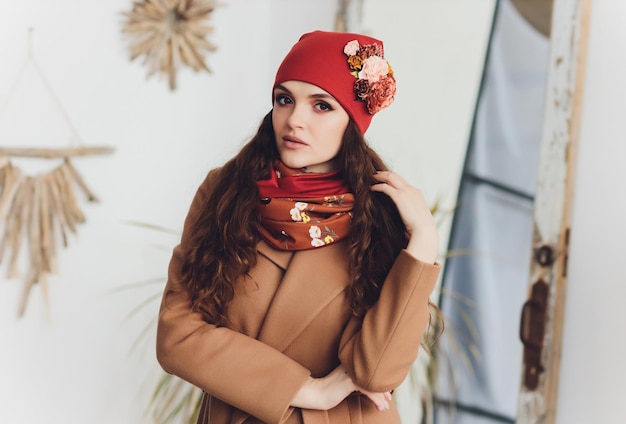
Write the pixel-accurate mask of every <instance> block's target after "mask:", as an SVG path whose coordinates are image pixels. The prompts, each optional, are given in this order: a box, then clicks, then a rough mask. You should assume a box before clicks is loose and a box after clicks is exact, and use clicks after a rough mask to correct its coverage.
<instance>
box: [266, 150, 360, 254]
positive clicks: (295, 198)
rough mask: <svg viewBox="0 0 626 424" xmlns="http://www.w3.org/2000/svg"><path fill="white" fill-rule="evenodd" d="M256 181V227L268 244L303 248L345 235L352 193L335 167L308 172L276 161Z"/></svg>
mask: <svg viewBox="0 0 626 424" xmlns="http://www.w3.org/2000/svg"><path fill="white" fill-rule="evenodd" d="M257 185H258V188H259V194H260V201H259V212H260V214H261V226H260V229H259V231H260V233H261V236H262V237H263V239H264V240H265V241H266V242H267V243H268V244H270V246H272V247H274V248H276V249H280V250H306V249H313V248H316V247H322V246H327V245H329V244H331V243H334V242H336V241H339V240H342V239H344V238H346V237H347V236H348V233H349V230H350V220H351V219H352V207H353V205H354V196H353V195H352V193H350V192H349V189H348V186H347V185H346V183H345V181H344V180H343V178H341V176H340V174H339V172H338V171H335V172H330V173H313V172H311V173H308V172H304V171H302V170H297V169H291V168H288V167H286V166H285V165H284V164H283V163H282V162H280V161H277V162H276V163H274V166H273V168H272V170H271V172H270V178H269V179H267V180H261V181H258V182H257Z"/></svg>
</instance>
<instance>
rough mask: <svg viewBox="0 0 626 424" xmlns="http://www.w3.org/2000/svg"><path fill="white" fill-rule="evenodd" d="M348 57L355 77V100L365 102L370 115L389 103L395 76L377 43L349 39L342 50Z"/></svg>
mask: <svg viewBox="0 0 626 424" xmlns="http://www.w3.org/2000/svg"><path fill="white" fill-rule="evenodd" d="M343 52H344V53H345V54H346V56H348V67H349V68H350V69H351V70H352V72H351V73H352V75H354V77H355V78H356V81H355V82H354V93H355V94H356V99H357V100H361V101H363V102H364V103H365V106H366V107H367V110H368V112H369V113H370V114H372V115H373V114H375V113H376V112H378V111H380V110H381V109H384V108H386V107H387V106H389V105H390V104H391V103H393V100H394V98H395V97H394V96H395V94H396V79H395V78H394V76H393V69H392V68H391V65H389V62H387V61H386V60H385V58H384V54H383V48H382V46H381V45H379V44H377V43H373V44H366V45H360V44H359V42H358V40H352V41H350V42H349V43H348V44H346V46H345V47H344V49H343Z"/></svg>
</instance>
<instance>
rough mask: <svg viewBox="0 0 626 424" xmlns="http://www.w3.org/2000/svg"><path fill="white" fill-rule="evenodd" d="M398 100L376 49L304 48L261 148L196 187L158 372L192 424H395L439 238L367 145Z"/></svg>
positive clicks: (279, 78)
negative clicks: (188, 395) (176, 380)
mask: <svg viewBox="0 0 626 424" xmlns="http://www.w3.org/2000/svg"><path fill="white" fill-rule="evenodd" d="M394 94H395V79H394V76H393V71H392V70H391V67H390V66H389V65H388V63H387V61H386V60H385V59H384V53H383V43H382V42H381V41H379V40H376V39H373V38H370V37H366V36H363V35H359V34H349V33H334V32H322V31H315V32H312V33H308V34H305V35H303V36H302V37H301V38H300V40H299V41H298V42H297V43H296V44H295V45H294V46H293V47H292V49H291V50H290V52H289V53H288V54H287V56H286V57H285V59H284V60H283V62H282V63H281V65H280V67H279V69H278V71H277V74H276V79H275V83H274V87H273V108H272V111H271V112H270V113H269V114H268V115H267V116H266V117H265V118H264V120H263V122H262V123H261V126H260V128H259V130H258V132H257V134H256V135H255V136H254V137H253V138H252V140H251V141H250V142H248V144H246V145H245V146H244V147H243V148H242V150H241V151H240V152H239V154H237V155H236V156H235V157H234V158H233V159H231V160H230V161H229V162H227V163H226V164H225V165H224V166H223V167H221V168H219V169H215V170H212V171H211V172H209V173H208V176H207V178H206V180H205V181H204V182H203V183H202V185H201V186H200V188H199V189H198V192H197V194H196V196H195V198H194V200H193V203H192V205H191V208H190V211H189V214H188V216H187V219H186V221H185V227H184V231H183V235H182V239H181V242H180V244H179V245H178V246H176V247H175V249H174V252H173V256H172V259H171V262H170V267H169V274H168V282H167V286H166V288H165V291H164V295H163V301H162V305H161V311H160V316H159V325H158V334H157V357H158V360H159V362H160V364H161V366H162V367H163V368H164V369H165V370H166V371H168V372H170V373H172V374H175V375H178V376H179V377H181V378H183V379H185V380H187V381H189V382H191V383H192V384H195V385H196V386H198V387H200V388H202V390H203V391H204V395H203V399H202V405H201V410H200V415H199V419H198V422H199V423H218V424H221V423H244V422H245V423H248V424H250V423H290V424H291V423H307V424H310V423H342V424H343V423H365V424H367V423H387V424H388V423H399V422H400V418H399V415H398V412H397V410H396V408H395V406H394V405H393V402H392V401H391V394H390V393H391V391H392V390H393V389H394V388H396V387H397V386H398V385H399V384H400V383H401V382H402V381H403V380H404V378H405V377H406V375H407V373H408V371H409V368H410V366H411V364H412V363H413V362H414V360H415V359H416V356H417V352H418V348H419V346H420V342H421V339H422V335H423V333H424V330H425V328H426V326H427V324H428V321H429V300H428V296H429V294H430V292H431V291H432V289H433V287H434V285H435V282H436V279H437V276H438V273H439V265H438V264H436V263H435V257H436V253H437V248H438V235H437V230H436V227H435V224H434V220H433V218H432V215H431V214H430V211H429V208H428V206H427V204H426V202H425V200H424V198H423V196H422V194H421V192H420V191H419V190H417V189H415V188H413V187H412V186H410V185H409V184H407V183H406V182H405V181H404V180H403V179H402V178H401V177H400V176H398V175H397V174H395V173H392V172H389V171H387V170H386V167H385V165H384V164H383V162H382V161H381V159H380V158H379V157H378V155H377V154H376V153H375V152H374V151H373V150H372V149H370V148H369V147H368V146H367V144H366V143H365V141H364V139H363V134H364V133H365V131H366V130H367V128H368V126H369V124H370V121H371V119H372V116H373V114H375V113H376V112H378V111H379V110H380V109H382V108H384V107H386V106H388V105H389V104H390V103H391V102H392V101H393V97H394Z"/></svg>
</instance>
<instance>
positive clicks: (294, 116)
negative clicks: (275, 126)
mask: <svg viewBox="0 0 626 424" xmlns="http://www.w3.org/2000/svg"><path fill="white" fill-rule="evenodd" d="M304 121H305V116H304V111H303V110H302V107H298V106H294V107H293V108H292V109H291V113H290V114H289V117H288V118H287V124H288V125H289V126H290V127H291V128H302V127H303V126H304Z"/></svg>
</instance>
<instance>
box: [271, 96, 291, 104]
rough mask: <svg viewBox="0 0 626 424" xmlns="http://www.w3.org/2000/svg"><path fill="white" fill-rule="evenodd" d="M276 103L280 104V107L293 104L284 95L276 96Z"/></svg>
mask: <svg viewBox="0 0 626 424" xmlns="http://www.w3.org/2000/svg"><path fill="white" fill-rule="evenodd" d="M274 102H276V103H278V104H279V105H286V104H289V103H291V99H290V98H289V97H288V96H285V95H284V94H277V95H276V96H274Z"/></svg>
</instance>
